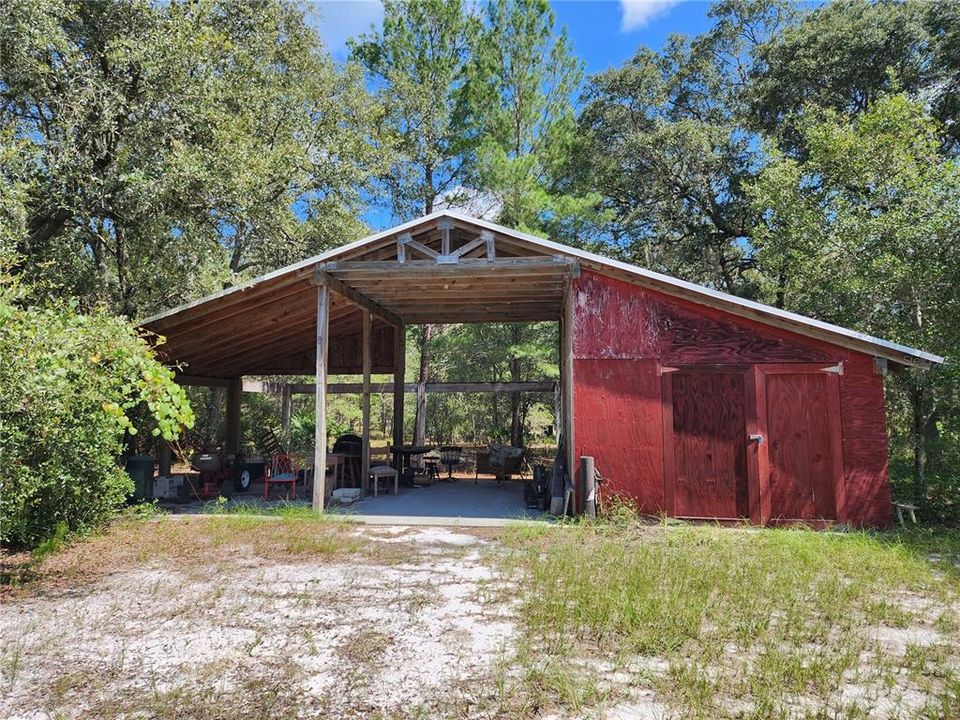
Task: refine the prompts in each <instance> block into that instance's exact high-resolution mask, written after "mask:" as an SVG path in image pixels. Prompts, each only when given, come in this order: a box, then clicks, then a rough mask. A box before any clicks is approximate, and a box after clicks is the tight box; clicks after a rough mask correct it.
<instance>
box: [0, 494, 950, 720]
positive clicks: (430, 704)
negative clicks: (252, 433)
mask: <svg viewBox="0 0 960 720" xmlns="http://www.w3.org/2000/svg"><path fill="white" fill-rule="evenodd" d="M0 565H2V566H3V567H0V574H7V575H8V576H9V574H10V572H11V570H10V568H19V570H17V573H18V574H17V575H16V577H17V579H18V580H19V581H20V584H19V585H16V584H15V585H11V584H9V583H7V584H0V718H31V719H33V718H38V719H39V718H108V719H109V718H158V719H161V720H164V719H167V718H177V719H184V720H187V719H189V720H193V719H195V718H196V719H199V720H214V719H216V720H237V719H239V718H380V719H387V718H390V719H394V718H395V719H397V720H400V719H401V718H403V719H406V718H430V719H431V720H432V719H433V718H451V719H454V718H456V719H457V720H461V719H462V720H467V719H470V720H474V719H480V720H487V719H490V720H492V719H493V718H496V719H497V720H499V719H500V718H503V719H504V720H508V719H509V720H525V719H526V718H540V719H541V720H587V719H590V720H593V719H596V720H661V719H663V718H684V719H685V718H701V719H703V720H717V719H719V718H728V719H729V720H735V719H736V720H742V719H743V718H771V717H776V718H785V719H788V720H823V718H832V719H834V720H908V719H911V720H912V719H916V720H934V718H938V719H939V718H956V717H960V533H955V532H952V531H940V532H932V531H927V530H922V529H919V530H916V531H905V532H894V533H877V532H863V533H861V532H848V531H837V532H815V531H810V530H803V529H790V530H758V529H755V528H739V529H735V528H716V527H696V526H675V525H669V524H651V523H649V522H644V521H640V520H637V519H633V518H626V519H620V520H616V521H613V520H611V521H608V522H602V523H571V524H561V525H554V526H546V525H544V524H525V525H520V524H518V525H512V526H511V527H508V528H505V529H472V530H464V529H450V528H442V527H396V526H393V527H376V526H365V525H355V524H351V523H347V522H343V521H334V520H330V519H319V518H317V517H316V516H315V515H313V514H312V513H310V512H309V511H307V512H305V513H303V514H302V516H296V515H293V516H278V517H274V518H267V519H265V518H260V517H252V516H247V515H242V514H241V515H213V516H192V517H186V518H185V517H182V516H181V517H177V516H173V517H163V518H159V519H150V520H143V519H135V520H125V521H121V522H119V523H115V524H114V525H113V526H112V527H111V528H110V529H109V531H108V532H106V533H104V534H103V535H101V536H99V537H92V538H87V539H85V540H83V541H80V542H77V543H75V544H73V545H71V546H70V547H67V548H65V549H62V550H60V551H59V552H57V553H55V554H53V555H51V556H50V557H48V558H47V559H46V560H45V561H44V562H42V563H41V564H39V565H38V564H36V563H34V564H32V565H30V564H27V565H24V564H23V563H20V564H17V559H16V558H14V557H12V556H10V555H3V554H2V553H0Z"/></svg>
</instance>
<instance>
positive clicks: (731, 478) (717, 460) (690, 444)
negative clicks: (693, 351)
mask: <svg viewBox="0 0 960 720" xmlns="http://www.w3.org/2000/svg"><path fill="white" fill-rule="evenodd" d="M743 380H744V378H743V373H742V372H741V373H720V372H711V373H697V372H690V373H686V372H677V373H669V374H668V375H666V376H665V379H664V383H665V388H664V391H665V394H669V398H670V400H669V408H670V411H669V413H668V415H669V420H668V423H667V427H665V428H664V433H666V434H668V435H667V445H666V449H665V452H666V453H668V454H670V455H671V456H672V462H671V463H669V464H668V466H667V467H668V471H667V473H668V477H667V478H666V481H667V489H668V492H669V491H670V490H671V489H672V493H670V495H671V496H672V497H671V499H672V501H673V502H672V507H673V514H674V515H676V516H678V517H696V518H707V517H715V518H737V517H745V516H746V515H748V514H749V509H748V505H747V448H746V412H745V405H744V392H745V388H744V382H743ZM666 386H669V387H666ZM670 475H672V478H671V477H670ZM668 507H669V505H668Z"/></svg>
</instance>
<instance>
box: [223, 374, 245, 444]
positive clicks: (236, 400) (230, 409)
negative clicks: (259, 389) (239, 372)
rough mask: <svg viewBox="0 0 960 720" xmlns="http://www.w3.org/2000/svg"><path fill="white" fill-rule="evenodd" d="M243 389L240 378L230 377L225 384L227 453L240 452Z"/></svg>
mask: <svg viewBox="0 0 960 720" xmlns="http://www.w3.org/2000/svg"><path fill="white" fill-rule="evenodd" d="M242 391H243V379H242V378H238V377H237V378H230V384H229V385H228V386H227V432H226V438H225V442H224V449H225V450H226V451H227V454H228V455H233V454H236V453H238V452H240V393H241V392H242Z"/></svg>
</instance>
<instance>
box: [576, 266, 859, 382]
mask: <svg viewBox="0 0 960 720" xmlns="http://www.w3.org/2000/svg"><path fill="white" fill-rule="evenodd" d="M574 302H575V306H574V321H575V323H574V341H573V352H574V357H576V358H607V359H612V358H637V357H643V358H656V359H657V360H660V361H662V362H663V363H664V364H668V365H669V364H671V363H675V364H698V363H777V362H828V361H830V360H832V359H836V357H837V353H838V352H840V353H842V354H845V353H846V351H844V350H842V349H840V348H836V347H834V346H831V345H829V344H828V343H822V342H819V341H817V340H812V339H809V338H804V337H801V336H799V335H795V334H793V333H789V332H785V331H781V330H777V329H775V328H771V327H769V326H768V325H763V324H762V323H758V322H756V321H753V320H749V319H746V318H738V317H736V316H734V315H730V314H728V313H724V312H721V311H720V310H714V309H713V308H708V307H705V306H703V305H695V304H694V303H691V302H687V301H685V300H680V299H678V298H674V297H670V296H669V295H665V294H663V293H659V292H656V291H654V290H646V289H644V288H641V287H638V286H636V285H631V284H630V283H627V282H623V281H622V280H616V279H614V278H609V277H606V276H603V275H599V274H597V273H592V272H584V273H583V274H582V275H581V277H580V279H579V280H578V281H577V282H576V284H575V293H574Z"/></svg>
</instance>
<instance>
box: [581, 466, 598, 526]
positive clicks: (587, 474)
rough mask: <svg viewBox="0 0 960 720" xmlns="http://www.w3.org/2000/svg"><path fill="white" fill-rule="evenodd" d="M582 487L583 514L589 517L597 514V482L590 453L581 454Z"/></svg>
mask: <svg viewBox="0 0 960 720" xmlns="http://www.w3.org/2000/svg"><path fill="white" fill-rule="evenodd" d="M580 487H581V488H583V489H582V491H581V492H582V493H583V495H582V496H581V499H582V503H581V505H580V507H581V508H583V514H584V515H585V516H586V517H589V518H595V517H596V516H597V483H596V475H595V474H594V462H593V457H592V456H590V455H581V456H580Z"/></svg>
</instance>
